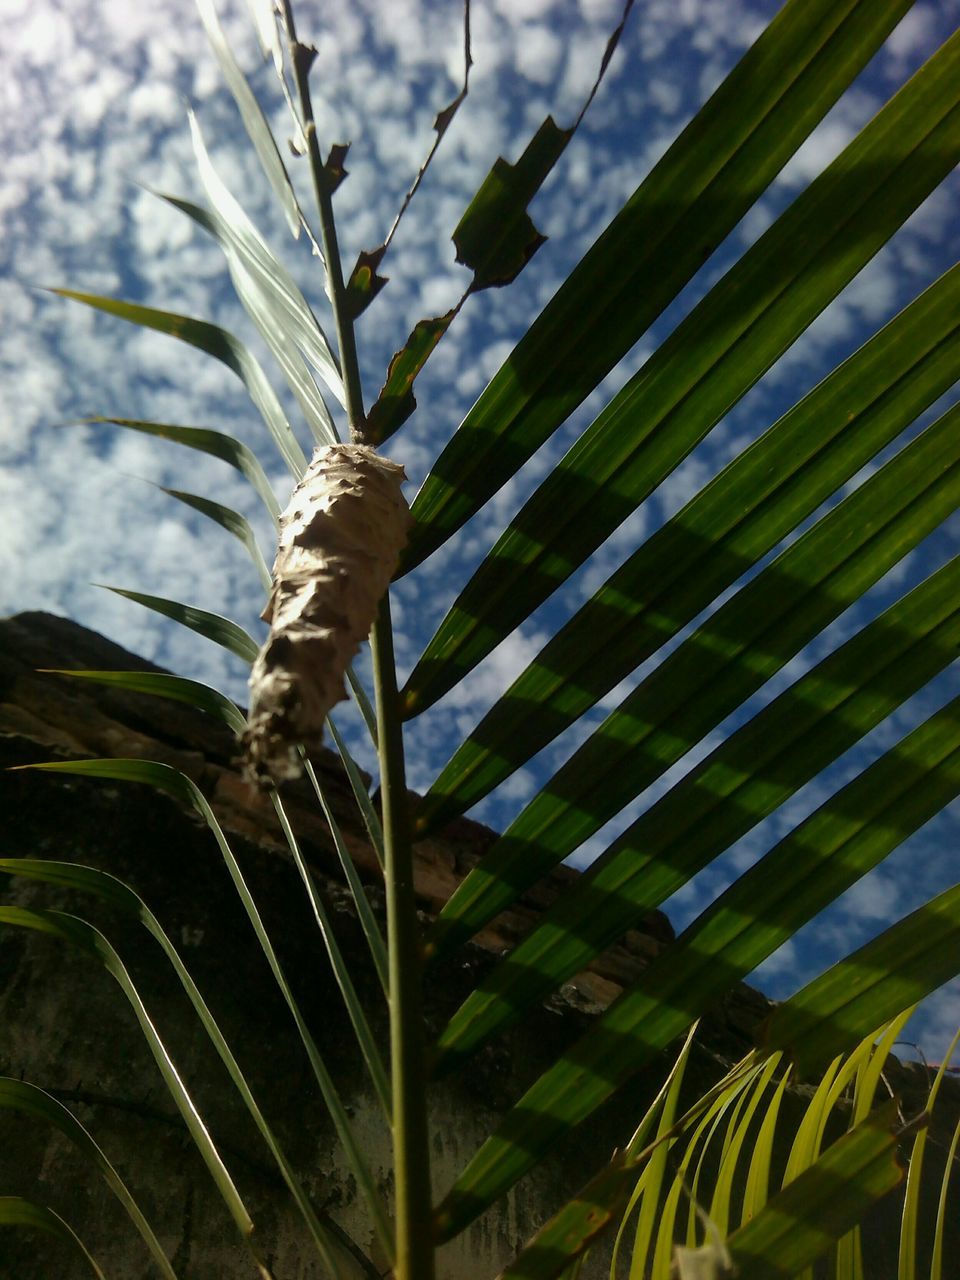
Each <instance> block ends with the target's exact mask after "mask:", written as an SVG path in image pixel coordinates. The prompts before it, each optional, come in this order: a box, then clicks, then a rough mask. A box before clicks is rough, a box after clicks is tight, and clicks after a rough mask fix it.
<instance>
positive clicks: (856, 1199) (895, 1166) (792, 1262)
mask: <svg viewBox="0 0 960 1280" xmlns="http://www.w3.org/2000/svg"><path fill="white" fill-rule="evenodd" d="M901 1134H902V1130H901V1128H900V1127H899V1126H898V1124H897V1108H896V1103H895V1102H894V1101H891V1102H889V1103H888V1104H887V1105H886V1106H884V1107H882V1108H880V1110H878V1111H877V1112H876V1113H875V1114H874V1115H873V1116H871V1117H870V1119H868V1120H865V1121H864V1122H863V1123H862V1124H860V1125H858V1126H857V1128H856V1129H854V1130H853V1131H852V1132H851V1133H848V1134H846V1135H845V1136H844V1137H842V1138H841V1139H840V1140H839V1142H835V1143H834V1144H833V1145H832V1146H831V1147H830V1148H829V1150H828V1151H827V1152H826V1153H825V1154H824V1155H823V1156H821V1157H820V1159H819V1160H818V1161H817V1163H816V1164H815V1165H813V1166H812V1167H811V1168H810V1169H808V1170H807V1172H806V1173H804V1174H801V1176H800V1177H799V1178H797V1179H796V1181H795V1182H791V1184H790V1185H789V1186H788V1187H786V1188H785V1189H784V1190H783V1191H781V1192H780V1194H779V1195H777V1196H774V1198H773V1199H772V1200H771V1201H770V1202H769V1203H768V1204H767V1205H766V1206H765V1208H763V1209H762V1210H761V1211H760V1213H758V1214H757V1216H756V1217H755V1218H753V1219H752V1220H751V1221H750V1222H748V1223H746V1225H745V1226H742V1227H741V1228H740V1229H739V1230H738V1231H735V1232H734V1233H733V1235H732V1236H731V1237H730V1239H729V1241H728V1242H727V1244H728V1247H729V1251H730V1256H731V1258H732V1260H733V1265H734V1266H735V1268H736V1274H737V1275H739V1276H741V1277H743V1280H780V1278H781V1277H782V1280H788V1278H789V1277H790V1276H796V1275H797V1273H798V1272H799V1271H801V1270H802V1268H803V1267H805V1266H807V1265H808V1264H809V1263H811V1262H813V1261H815V1260H816V1259H817V1258H819V1257H821V1256H822V1255H823V1254H824V1253H826V1251H827V1250H828V1249H829V1248H830V1245H831V1244H832V1243H833V1241H834V1240H837V1239H839V1238H840V1237H841V1236H842V1235H843V1234H844V1233H845V1232H846V1231H848V1230H849V1229H850V1228H851V1227H852V1226H853V1225H854V1224H855V1223H856V1222H859V1221H860V1219H861V1218H863V1216H864V1215H865V1214H866V1212H867V1210H868V1209H869V1208H870V1207H871V1205H873V1204H874V1203H876V1201H878V1200H880V1199H881V1198H882V1197H883V1196H885V1195H887V1194H888V1193H889V1192H890V1191H892V1190H893V1189H894V1187H896V1186H899V1184H900V1183H901V1182H902V1181H903V1167H902V1165H901V1164H900V1163H899V1161H898V1159H897V1144H898V1142H899V1141H900V1138H901Z"/></svg>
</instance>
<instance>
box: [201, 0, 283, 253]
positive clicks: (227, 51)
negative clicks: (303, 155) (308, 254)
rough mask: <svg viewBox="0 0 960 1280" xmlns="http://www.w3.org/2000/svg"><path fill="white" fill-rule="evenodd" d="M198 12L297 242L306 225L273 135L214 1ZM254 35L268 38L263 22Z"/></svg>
mask: <svg viewBox="0 0 960 1280" xmlns="http://www.w3.org/2000/svg"><path fill="white" fill-rule="evenodd" d="M197 10H198V11H199V14H200V20H201V21H202V22H203V26H204V29H205V31H206V33H207V39H208V40H209V41H210V45H211V47H212V49H213V51H214V53H215V54H216V56H217V61H218V62H219V64H220V70H221V72H222V73H223V78H224V80H226V82H227V84H228V85H229V87H230V92H231V93H232V94H233V97H234V100H235V102H236V104H237V107H238V109H239V111H240V116H241V119H242V120H243V124H244V128H245V129H246V131H247V133H248V135H249V137H250V141H251V142H252V143H253V145H254V147H255V148H256V152H257V156H258V157H259V159H260V164H261V166H262V168H263V171H264V173H265V174H266V175H267V178H268V179H269V181H270V185H271V186H272V187H273V189H274V191H275V192H276V194H277V198H278V199H279V201H280V205H281V208H282V209H283V212H284V216H285V217H286V220H287V226H288V227H289V228H290V231H291V233H292V234H293V236H294V238H296V237H297V236H299V234H300V227H301V225H306V224H305V223H304V218H303V214H302V213H301V212H300V206H299V205H298V204H297V197H296V194H295V193H294V190H293V186H292V185H291V183H290V179H289V178H288V177H287V171H286V168H285V167H284V163H283V160H282V159H281V158H280V150H279V148H278V147H277V144H276V142H275V141H274V137H273V132H272V130H271V128H270V126H269V124H267V120H266V117H265V116H264V114H263V112H262V111H261V109H260V104H259V103H258V102H257V100H256V98H255V97H254V94H253V91H252V89H251V88H250V86H249V85H248V84H247V80H246V77H245V76H244V74H243V72H242V71H241V70H240V67H239V65H238V64H237V60H236V58H235V57H234V56H233V52H232V50H231V48H230V46H229V44H228V43H227V39H226V37H225V36H224V34H223V28H222V27H221V26H220V20H219V19H218V17H217V11H216V9H215V8H214V6H213V0H197ZM257 32H258V35H259V37H260V39H261V40H263V39H264V38H265V36H266V35H267V27H266V24H265V21H264V20H263V19H262V18H261V19H259V20H258V21H257ZM270 45H271V49H272V50H273V51H274V58H276V44H275V37H274V39H273V40H271V42H270ZM278 70H279V68H278Z"/></svg>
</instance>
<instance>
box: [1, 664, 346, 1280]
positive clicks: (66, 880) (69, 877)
mask: <svg viewBox="0 0 960 1280" xmlns="http://www.w3.org/2000/svg"><path fill="white" fill-rule="evenodd" d="M107 674H109V673H107ZM117 674H126V673H117ZM0 870H2V871H5V872H7V873H8V874H10V875H16V876H23V877H26V878H28V879H31V880H39V881H44V882H46V883H49V884H55V885H58V886H60V887H62V888H66V889H74V890H79V891H80V892H83V893H91V894H93V895H94V896H96V897H97V898H100V899H101V900H102V901H104V902H107V903H109V904H110V905H111V906H112V907H114V908H115V909H117V910H119V911H122V912H123V913H124V914H125V915H127V916H130V917H132V918H133V919H136V920H139V921H140V923H141V924H142V925H143V926H144V928H145V929H146V930H147V931H148V932H149V933H150V934H152V936H153V937H154V939H155V940H156V941H157V943H158V944H159V946H160V947H161V949H162V950H163V953H164V955H165V956H166V957H167V959H168V960H169V962H170V964H171V966H172V967H173V970H174V972H175V973H176V975H177V978H178V979H179V980H180V983H181V985H182V986H183V989H184V991H185V992H186V994H187V998H188V999H189V1000H190V1003H191V1004H192V1005H193V1008H194V1009H195V1011H196V1013H197V1016H198V1017H199V1019H200V1021H201V1023H202V1024H203V1027H204V1030H205V1031H206V1033H207V1035H208V1036H209V1037H210V1041H211V1043H212V1044H213V1046H214V1048H215V1049H216V1051H217V1053H218V1055H219V1056H220V1059H221V1061H222V1062H223V1064H224V1066H225V1067H226V1069H227V1071H228V1073H229V1075H230V1079H231V1080H232V1081H233V1083H234V1085H235V1087H236V1089H237V1092H238V1093H239V1095H240V1097H241V1098H242V1099H243V1102H244V1104H245V1106H246V1107H247V1110H248V1111H249V1113H250V1115H251V1117H252V1119H253V1121H254V1123H255V1124H256V1126H257V1129H258V1130H259V1132H260V1134H261V1136H262V1137H263V1140H264V1142H265V1143H266V1145H267V1147H268V1148H269V1150H270V1152H271V1154H272V1155H273V1157H274V1159H275V1160H276V1162H277V1166H278V1168H279V1169H280V1172H281V1174H282V1176H283V1179H284V1181H285V1182H286V1184H287V1187H288V1188H289V1190H290V1193H291V1195H292V1196H293V1198H294V1200H295V1201H296V1203H297V1206H298V1208H299V1209H300V1212H301V1214H302V1215H303V1217H304V1221H305V1222H306V1223H307V1228H308V1230H309V1231H310V1234H311V1236H312V1237H313V1240H314V1242H315V1243H316V1245H317V1249H318V1251H319V1252H320V1255H321V1257H323V1258H324V1260H325V1261H328V1260H329V1266H330V1270H331V1272H332V1274H333V1275H334V1276H339V1272H338V1270H337V1265H336V1260H335V1253H336V1248H337V1246H336V1244H335V1242H334V1241H333V1239H332V1238H331V1235H330V1232H329V1231H328V1230H327V1228H326V1227H325V1226H324V1225H323V1224H322V1223H321V1222H320V1219H319V1218H318V1216H317V1213H316V1210H315V1209H314V1208H313V1205H312V1204H311V1203H310V1200H309V1197H308V1196H307V1194H306V1192H305V1191H304V1189H303V1186H302V1184H301V1182H300V1180H299V1178H298V1177H297V1175H296V1173H295V1172H294V1169H293V1166H292V1165H291V1164H290V1162H289V1160H288V1159H287V1157H286V1155H285V1154H284V1152H283V1150H282V1148H281V1147H280V1144H279V1143H278V1142H277V1139H276V1137H275V1135H274V1133H273V1131H272V1130H271V1129H270V1127H269V1125H268V1124H267V1122H266V1120H265V1119H264V1116H263V1113H262V1112H261V1111H260V1108H259V1106H258V1105H257V1102H256V1100H255V1098H254V1097H253V1094H252V1093H251V1092H250V1088H249V1085H248V1084H247V1081H246V1079H245V1077H244V1075H243V1072H242V1071H241V1070H240V1067H239V1065H238V1063H237V1060H236V1059H235V1058H234V1056H233V1053H232V1052H231V1050H230V1046H229V1045H228V1044H227V1042H226V1040H225V1039H224V1038H223V1035H222V1033H221V1031H220V1028H219V1026H218V1025H217V1023H216V1020H215V1019H214V1017H213V1015H212V1013H211V1012H210V1010H209V1008H208V1007H207V1005H206V1002H205V1001H204V999H203V996H202V995H201V994H200V991H199V989H198V988H197V986H196V984H195V983H194V981H193V979H192V978H191V976H190V973H189V971H188V970H187V968H186V966H185V965H184V963H183V961H182V960H181V959H180V956H179V954H178V952H177V950H176V948H175V947H174V945H173V943H172V942H171V941H170V939H169V937H168V936H167V934H166V932H165V931H164V929H163V926H162V925H161V924H160V922H159V921H158V920H157V918H156V917H155V916H154V914H153V912H152V911H150V909H149V908H148V907H147V905H146V904H145V903H144V901H143V899H142V898H140V897H139V896H138V895H137V894H135V893H134V892H133V890H132V889H130V888H129V886H127V885H126V884H124V883H123V881H122V880H118V879H117V878H116V877H115V876H112V875H110V874H109V872H106V871H98V870H96V869H95V868H93V867H84V866H79V865H77V864H76V863H71V862H58V861H55V860H54V859H35V858H0Z"/></svg>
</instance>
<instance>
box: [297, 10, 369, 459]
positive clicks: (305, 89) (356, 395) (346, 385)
mask: <svg viewBox="0 0 960 1280" xmlns="http://www.w3.org/2000/svg"><path fill="white" fill-rule="evenodd" d="M283 22H284V27H285V28H286V33H287V42H288V46H289V49H290V62H291V65H292V67H293V75H294V80H295V82H296V86H297V97H298V98H299V100H300V114H301V117H302V118H301V126H302V128H303V136H304V138H305V139H306V143H307V153H308V155H309V157H310V173H311V176H312V178H313V189H314V194H315V195H316V199H317V210H318V212H319V215H320V240H321V243H322V245H323V256H324V260H325V263H326V269H327V286H328V292H329V294H330V305H331V307H332V308H333V321H334V327H335V329H336V333H337V347H338V348H339V354H340V371H341V376H342V377H343V390H344V400H345V407H346V410H347V418H348V420H349V423H350V438H351V440H355V441H362V440H363V432H364V427H365V425H366V419H365V416H364V412H363V391H362V389H361V385H360V362H359V361H358V359H357V344H356V339H355V337H354V332H353V320H352V317H351V316H350V313H349V309H348V307H347V305H346V288H345V286H344V283H343V268H342V267H341V265H340V247H339V245H338V243H337V227H336V223H335V221H334V217H333V191H334V187H335V185H336V184H335V183H334V182H333V181H331V175H330V173H329V171H328V170H327V167H326V165H325V164H324V163H323V157H322V156H321V154H320V143H319V140H318V138H317V126H316V122H315V121H314V118H313V101H312V99H311V97H310V83H309V73H310V66H311V63H312V62H313V59H314V58H315V57H316V50H315V49H312V48H310V47H309V46H308V45H304V44H301V43H300V41H299V40H298V39H297V28H296V23H295V22H294V20H293V6H292V4H291V0H283Z"/></svg>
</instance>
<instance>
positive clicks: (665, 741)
mask: <svg viewBox="0 0 960 1280" xmlns="http://www.w3.org/2000/svg"><path fill="white" fill-rule="evenodd" d="M958 424H960V408H956V407H955V408H954V409H951V410H949V411H948V412H947V414H945V415H944V417H943V418H941V419H939V420H938V421H937V422H935V423H933V424H932V425H931V426H930V427H929V428H928V429H927V431H926V432H924V433H923V434H922V435H921V436H919V437H918V438H917V439H916V440H914V441H912V442H911V443H910V444H909V445H908V446H907V447H906V448H905V449H903V450H901V452H900V453H899V454H897V455H896V456H895V457H894V458H892V459H890V461H889V462H888V463H887V464H886V466H884V467H883V468H881V469H880V470H879V471H878V472H876V473H875V474H874V475H873V476H872V477H871V478H870V479H869V480H868V481H867V482H866V483H864V484H863V485H861V486H860V488H859V489H857V490H855V491H854V492H853V493H852V494H850V495H849V496H848V497H847V499H846V500H845V501H844V502H843V503H842V504H841V505H840V506H839V507H837V508H835V509H834V510H833V511H831V512H829V513H828V514H827V515H826V516H824V517H823V519H822V520H820V521H819V523H818V524H816V525H815V526H814V527H813V528H812V529H810V530H809V531H808V532H807V533H806V534H805V535H804V536H803V537H802V538H800V539H799V540H798V541H797V542H795V543H793V544H792V545H791V546H790V547H788V548H787V549H786V550H785V551H784V552H783V553H782V554H781V555H780V556H779V557H778V558H777V559H776V560H774V561H773V563H772V564H770V565H769V566H768V567H767V568H766V569H765V570H764V571H763V573H761V574H758V575H757V576H756V577H755V578H753V579H752V580H751V581H750V582H749V583H747V585H746V586H745V587H743V588H742V589H741V590H740V591H739V592H738V593H737V594H736V595H735V596H733V597H732V598H731V599H730V600H729V601H727V603H726V604H724V605H723V606H721V608H720V609H718V610H717V611H716V612H715V613H714V614H713V615H712V616H711V617H709V618H708V619H707V620H706V621H705V622H704V623H703V624H702V625H701V626H700V627H699V628H698V629H697V631H695V632H694V633H693V635H692V636H690V637H689V638H688V639H687V640H686V641H685V642H684V643H683V644H682V645H680V646H679V647H678V648H677V649H676V650H675V651H674V652H673V653H672V654H671V655H670V656H669V657H668V658H667V659H666V660H665V661H664V662H662V663H661V664H660V666H659V667H658V668H657V669H656V670H655V671H654V672H653V673H652V674H651V675H649V676H648V677H647V678H646V679H645V680H643V681H642V682H641V683H640V685H639V686H638V687H637V688H636V689H635V690H634V691H633V692H632V693H631V694H630V695H629V696H628V697H627V698H626V699H625V700H624V702H623V703H622V704H621V706H620V707H619V708H617V709H616V710H615V711H613V712H611V714H610V715H609V716H608V717H607V719H606V720H605V721H604V722H603V723H602V724H601V725H600V726H599V728H598V729H597V730H595V732H594V733H593V734H592V735H591V736H590V737H589V738H588V739H587V741H586V742H585V743H584V744H583V746H581V747H580V748H579V749H578V750H577V751H576V752H575V753H574V754H573V755H572V756H571V757H570V759H569V760H568V761H567V762H566V763H565V764H564V765H563V766H562V768H561V769H560V770H558V772H557V773H556V774H555V775H554V777H553V778H552V779H551V780H550V782H549V783H548V784H547V786H546V787H545V788H544V789H543V790H542V791H541V792H540V793H539V794H538V795H536V796H535V797H534V798H533V800H532V801H531V802H530V803H529V804H528V805H527V806H526V808H525V809H524V810H523V811H522V812H521V813H520V814H519V815H518V817H517V818H516V819H514V821H513V822H512V823H511V824H510V826H509V827H508V828H507V830H506V832H505V833H504V834H503V836H502V837H501V838H500V839H499V840H498V841H497V842H496V843H495V844H494V845H493V846H492V848H491V849H490V850H489V851H488V852H487V854H486V855H485V857H484V858H483V860H482V861H481V862H480V864H479V865H478V866H477V867H476V868H475V869H474V870H473V871H471V872H470V873H469V875H468V876H467V877H466V878H465V879H464V880H463V881H462V883H461V884H460V885H459V886H458V888H457V890H456V892H455V893H454V894H453V896H452V897H451V899H450V901H449V902H448V903H447V904H446V906H445V907H444V910H443V912H442V913H441V915H440V918H439V920H438V921H437V923H436V925H435V926H434V931H433V939H432V944H433V945H434V946H435V947H436V948H437V950H438V951H444V950H447V949H449V948H450V947H452V946H456V945H459V944H460V943H461V942H462V941H464V940H465V939H466V938H467V937H469V936H470V935H471V934H472V933H473V932H475V931H476V930H477V929H478V928H480V927H481V926H482V925H483V924H484V923H486V921H487V920H489V919H491V918H492V917H493V916H494V915H496V914H497V913H498V912H499V911H502V910H503V909H504V908H505V907H506V906H508V905H509V904H510V902H511V901H513V900H514V899H515V898H516V897H518V896H519V895H520V894H521V893H522V892H523V891H524V890H525V889H526V888H527V887H529V886H530V885H531V884H533V883H535V882H536V881H537V879H539V877H540V876H542V875H544V874H545V873H546V872H547V871H549V870H550V869H551V868H552V867H553V866H554V865H556V863H558V862H560V861H561V859H562V858H564V857H566V856H567V855H568V854H570V853H572V852H573V851H574V850H575V849H576V848H577V847H578V846H579V845H580V844H581V843H582V842H583V841H584V840H586V839H587V838H588V837H589V836H591V835H592V834H593V833H594V832H595V831H597V830H599V829H600V827H601V826H602V825H603V824H604V823H605V822H606V821H607V820H609V819H610V818H612V817H614V816H615V815H616V814H617V813H619V812H620V811H621V810H622V808H623V806H624V805H626V804H627V803H628V802H629V801H630V800H632V799H633V798H634V797H635V796H637V795H639V794H641V793H642V792H643V790H644V789H645V788H646V787H648V786H650V785H651V784H652V783H653V782H655V781H656V780H657V779H658V778H659V777H661V776H662V775H663V773H664V772H665V771H666V770H667V769H668V768H669V767H670V766H671V765H672V764H674V763H675V762H676V761H677V760H679V759H680V758H681V757H682V756H683V755H684V754H685V753H686V752H687V751H688V750H689V749H690V748H691V747H692V746H694V744H696V743H697V742H699V741H700V740H701V739H702V738H703V737H704V736H705V735H706V734H707V733H708V732H709V731H710V730H711V729H713V728H715V727H716V726H717V725H718V724H720V723H721V721H722V720H723V719H724V718H725V717H726V716H727V715H729V714H730V713H731V712H733V711H735V710H736V709H737V708H738V707H739V706H740V705H741V704H742V703H743V702H744V701H745V699H747V698H748V697H749V696H750V695H752V694H753V693H755V692H756V691H757V690H758V689H759V688H760V687H761V685H762V684H763V683H764V681H765V680H767V679H769V677H770V676H772V675H774V674H775V672H777V671H778V670H780V669H781V668H782V667H783V665H784V664H785V663H786V662H787V661H789V659H790V658H791V657H793V656H794V655H795V654H796V653H798V652H800V650H801V649H802V648H803V646H804V645H805V644H807V643H809V642H810V641H811V640H812V639H813V638H814V637H815V636H816V635H817V634H818V633H819V632H820V631H821V630H822V628H823V627H825V626H826V625H827V624H828V623H829V622H831V621H832V620H833V619H834V618H836V617H837V616H838V615H839V614H840V613H842V612H843V610H844V609H845V608H847V607H848V606H849V605H851V604H853V603H854V602H855V601H856V600H857V599H858V598H859V597H860V596H861V595H862V593H863V592H864V591H865V590H867V588H869V587H870V586H872V585H873V584H874V583H875V582H876V581H877V580H878V579H879V578H880V577H881V576H882V575H883V574H884V573H886V572H887V570H889V569H890V568H891V567H892V566H893V565H895V564H896V563H897V562H898V561H900V560H901V559H902V558H903V556H904V555H906V554H907V552H908V551H910V550H912V548H913V547H915V546H917V545H918V543H919V542H920V541H921V539H922V538H923V537H925V536H926V534H928V533H930V532H931V531H932V530H933V529H935V528H936V527H937V526H938V524H939V523H940V522H941V521H943V520H944V519H946V518H947V516H948V515H950V514H951V513H952V512H953V511H954V510H955V509H956V507H957V506H958V505H960V431H958ZM900 638H901V639H902V638H903V637H900ZM864 643H869V641H865V642H864ZM849 679H850V683H851V687H853V686H855V684H856V674H855V673H853V674H852V675H850V676H849ZM831 697H832V695H831ZM776 705H777V706H781V705H782V703H780V702H778V703H777V704H776ZM772 714H776V713H774V712H772V711H771V712H767V713H765V716H766V715H772ZM757 723H758V724H764V723H766V720H765V718H761V719H759V720H758V721H757ZM750 732H752V731H750ZM784 732H785V733H786V734H787V735H788V737H789V734H790V733H791V730H790V728H789V725H788V726H787V728H786V729H785V730H784ZM771 746H772V741H771V742H767V743H766V744H765V745H764V746H763V747H762V749H761V750H760V755H759V756H758V759H762V758H763V757H764V755H765V753H766V752H768V751H769V750H770V749H771ZM723 750H724V751H729V750H732V751H736V748H735V747H731V746H727V747H725V748H724V749H723ZM747 767H748V771H750V766H749V763H748V766H747Z"/></svg>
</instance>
